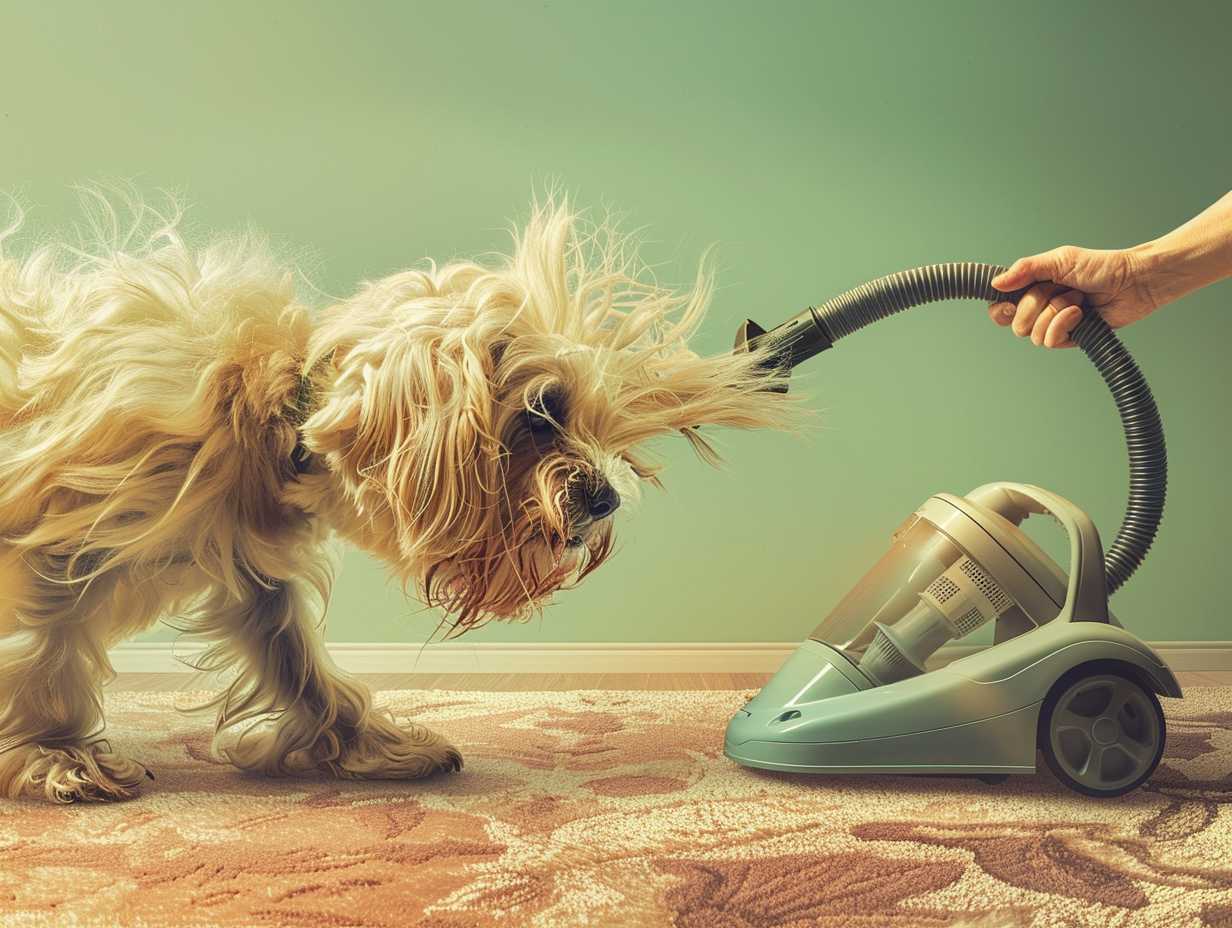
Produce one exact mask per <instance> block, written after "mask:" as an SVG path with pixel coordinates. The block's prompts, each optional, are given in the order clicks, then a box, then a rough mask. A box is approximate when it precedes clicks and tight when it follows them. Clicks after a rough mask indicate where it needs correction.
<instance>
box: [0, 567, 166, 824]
mask: <svg viewBox="0 0 1232 928" xmlns="http://www.w3.org/2000/svg"><path fill="white" fill-rule="evenodd" d="M5 592H11V591H7V590H6V591H5ZM79 592H80V589H79V588H77V589H74V588H71V587H68V586H65V585H61V584H51V583H45V582H43V581H39V580H34V581H32V582H29V583H26V584H24V585H23V589H22V591H21V593H22V600H23V602H22V603H21V605H22V606H23V609H22V615H23V619H24V620H25V621H23V623H22V625H21V626H20V627H16V628H15V627H13V626H12V625H7V626H6V631H5V632H4V634H3V636H2V637H0V795H3V796H8V797H9V798H16V797H18V796H34V797H45V798H47V799H49V800H51V801H53V802H73V801H76V800H83V799H85V800H106V799H126V798H128V797H130V796H133V795H135V794H136V792H137V789H138V787H139V786H140V784H141V782H142V781H143V780H144V778H145V777H146V775H147V774H146V770H145V768H144V767H142V766H141V765H140V764H138V763H135V762H133V761H131V760H128V759H127V758H125V757H123V756H122V755H120V754H117V753H115V752H114V751H112V749H111V746H110V744H109V743H108V742H107V741H106V740H104V739H103V738H101V737H100V735H101V734H102V729H103V710H102V692H101V686H102V683H103V681H104V680H105V679H106V678H108V677H109V676H110V675H111V673H112V670H111V665H110V663H109V662H108V661H107V653H106V650H105V646H104V645H103V644H102V643H101V641H99V640H98V639H97V638H95V637H94V635H93V633H92V631H91V624H90V623H89V622H87V621H84V619H85V618H88V615H86V614H84V613H83V612H82V611H81V610H82V608H83V607H84V606H88V603H83V598H82V597H79V596H78V595H77V594H78V593H79ZM85 599H89V597H88V595H87V597H85Z"/></svg>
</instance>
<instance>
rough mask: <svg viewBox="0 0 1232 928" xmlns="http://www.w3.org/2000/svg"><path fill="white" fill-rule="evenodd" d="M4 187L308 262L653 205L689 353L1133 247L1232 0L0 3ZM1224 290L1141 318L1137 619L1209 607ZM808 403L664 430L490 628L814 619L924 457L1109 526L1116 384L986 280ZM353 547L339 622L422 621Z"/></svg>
mask: <svg viewBox="0 0 1232 928" xmlns="http://www.w3.org/2000/svg"><path fill="white" fill-rule="evenodd" d="M0 10H2V12H0V21H2V24H3V28H4V31H5V35H6V38H5V43H4V46H5V55H4V71H5V78H4V82H3V84H4V90H3V91H2V94H3V101H2V104H3V105H2V106H0V133H2V137H0V139H2V144H0V187H4V188H7V189H10V190H15V191H17V192H18V193H19V194H21V195H22V196H23V198H24V199H25V200H26V202H27V203H29V204H31V205H33V206H34V208H35V212H34V224H35V225H37V226H38V227H39V228H48V227H52V226H55V225H56V224H58V223H63V222H67V221H69V220H71V218H72V216H73V203H72V194H71V193H70V191H69V190H68V186H69V185H70V184H73V183H76V182H79V181H83V180H90V179H95V178H99V177H124V178H133V179H135V180H136V181H137V182H138V183H139V184H140V185H141V186H142V187H143V188H145V189H153V188H157V187H169V188H174V189H177V190H180V191H182V192H183V194H184V195H185V196H186V197H187V198H188V199H189V200H190V201H191V202H192V204H194V206H193V210H192V213H191V219H192V222H193V223H194V224H195V225H198V226H200V227H201V228H204V229H211V228H226V227H234V226H237V225H241V224H244V223H253V224H255V225H257V226H259V227H262V228H265V229H268V230H270V231H272V232H274V233H276V234H277V235H278V236H279V238H280V239H281V240H283V241H285V242H286V243H288V244H289V245H291V246H293V247H295V248H297V249H300V250H301V251H302V252H303V253H304V254H306V255H307V256H309V257H308V258H307V260H308V263H309V264H310V265H311V267H312V270H313V276H314V279H315V280H316V281H317V282H318V284H319V286H320V287H321V289H322V290H323V291H324V292H326V293H333V294H345V293H347V292H349V291H351V290H352V289H353V288H354V286H355V284H356V282H357V281H359V280H360V279H362V278H365V277H370V276H373V275H380V274H384V273H386V272H388V271H391V270H393V269H396V268H400V267H403V266H405V265H407V264H410V263H411V262H414V261H416V260H418V259H419V258H421V257H422V256H425V255H432V256H436V257H438V258H447V257H450V256H452V255H457V254H471V253H476V252H481V251H486V250H489V249H494V248H501V247H504V245H505V244H506V242H507V237H506V235H505V232H504V228H505V223H506V220H507V219H510V218H516V217H518V216H521V215H523V214H524V213H525V209H526V205H527V203H528V200H529V196H530V193H531V191H532V189H535V188H536V187H541V186H542V185H543V184H544V183H545V182H548V181H552V180H556V181H559V182H560V183H561V184H562V185H564V186H565V187H566V188H567V189H569V190H571V191H574V192H575V193H576V195H577V198H578V199H579V200H580V201H581V202H582V203H583V204H587V205H593V206H602V205H605V204H607V205H612V206H614V207H616V208H618V209H619V210H621V211H623V212H625V213H626V214H627V215H628V216H629V221H630V223H631V224H633V225H636V226H645V227H647V228H648V229H649V230H650V232H651V238H652V240H653V241H652V244H651V246H650V247H649V248H648V252H647V256H648V257H649V258H651V259H652V260H654V261H655V262H657V263H659V264H660V266H661V270H662V274H663V276H664V277H665V278H670V279H677V280H687V279H688V276H689V273H690V271H691V268H692V263H693V261H694V260H695V259H696V257H697V255H698V254H699V253H700V251H701V250H702V249H703V248H704V247H705V246H706V245H707V244H709V243H711V242H717V243H718V244H719V246H720V253H719V254H720V264H721V278H720V283H721V289H720V290H719V293H718V296H717V298H716V300H715V304H714V309H713V314H712V317H711V319H710V322H709V325H708V328H707V329H706V331H705V332H704V333H703V339H702V344H701V347H702V348H703V349H706V350H713V351H718V350H723V349H724V348H726V347H727V346H728V345H729V344H730V340H731V336H732V332H733V330H734V328H735V326H736V324H737V322H738V321H739V320H741V319H743V318H744V317H745V316H746V315H752V316H755V317H756V318H758V319H760V320H762V321H763V322H768V323H772V322H777V321H779V320H780V319H781V318H784V317H785V316H786V315H787V314H789V313H793V312H795V311H796V310H797V309H799V308H801V307H802V306H804V305H806V304H807V303H810V302H815V301H819V300H822V299H824V298H826V297H828V296H830V295H832V294H834V293H835V292H837V291H839V290H841V289H844V288H846V287H849V286H851V285H854V284H858V283H860V282H862V281H864V280H866V279H867V278H870V277H874V276H877V275H881V274H883V273H887V272H890V271H895V270H899V269H901V268H903V267H907V266H910V265H915V264H921V263H925V262H930V261H943V260H958V259H982V260H994V261H1004V260H1007V259H1011V258H1013V257H1015V256H1017V255H1019V254H1020V253H1023V252H1029V251H1035V250H1041V249H1044V248H1047V247H1051V246H1053V245H1057V244H1061V243H1063V242H1065V241H1073V242H1076V243H1080V244H1088V245H1097V246H1116V245H1124V244H1131V243H1134V242H1138V241H1140V240H1142V239H1144V238H1148V237H1151V236H1152V235H1155V234H1158V233H1161V232H1163V231H1164V230H1166V229H1168V228H1171V227H1172V226H1174V225H1175V224H1177V223H1178V222H1180V221H1182V220H1184V219H1185V218H1187V217H1189V216H1190V215H1192V214H1193V213H1195V212H1197V211H1198V210H1199V209H1201V208H1202V207H1203V206H1205V205H1206V204H1208V203H1210V202H1211V201H1213V200H1214V199H1216V198H1217V197H1218V196H1219V195H1221V194H1222V193H1224V192H1225V191H1226V190H1228V189H1229V187H1230V186H1232V179H1230V178H1232V172H1230V171H1229V165H1232V122H1230V120H1229V114H1230V112H1232V105H1230V104H1232V56H1229V53H1228V49H1227V38H1228V36H1229V34H1232V6H1229V5H1227V4H1222V3H1171V4H1161V3H1156V2H1152V3H1115V4H1114V3H1089V4H1074V3H1046V4H1041V3H1033V4H1026V3H1013V4H1008V3H1006V4H994V3H944V4H943V3H929V4H912V3H906V2H899V3H833V4H829V3H810V4H802V3H760V4H755V3H739V4H738V3H734V2H731V3H724V2H715V0H708V2H681V0H676V2H673V3H670V4H667V3H640V2H629V0H620V2H612V3H595V2H585V3H580V2H578V3H568V2H565V3H561V2H557V3H551V4H547V3H540V2H535V3H529V2H527V3H511V2H486V3H459V2H444V0H442V2H436V3H387V4H386V3H352V4H342V3H338V4H332V5H326V4H308V3H291V2H283V3H196V4H192V5H191V6H190V5H188V4H178V3H150V4H134V3H108V4H89V5H87V4H78V5H74V4H69V3H55V4H32V3H25V2H23V3H20V4H11V3H4V4H3V5H2V6H0ZM1230 302H1232V285H1230V284H1224V285H1223V286H1220V287H1215V288H1213V289H1211V290H1209V291H1207V292H1205V293H1202V294H1200V295H1197V296H1194V297H1192V298H1190V299H1188V300H1186V301H1185V302H1184V304H1183V305H1180V306H1178V307H1176V308H1175V309H1173V310H1172V311H1169V312H1164V313H1163V314H1161V315H1159V316H1156V317H1155V318H1153V319H1150V320H1148V321H1147V322H1145V323H1143V324H1142V325H1140V326H1138V327H1137V328H1136V329H1133V330H1131V331H1130V332H1129V334H1128V341H1129V342H1130V344H1131V346H1132V348H1133V350H1134V351H1135V352H1136V354H1137V356H1138V358H1139V359H1140V361H1141V363H1142V365H1143V367H1144V369H1145V370H1146V372H1147V373H1148V375H1149V376H1150V378H1151V381H1152V384H1153V386H1154V388H1155V391H1156V395H1157V397H1158V399H1159V402H1160V406H1161V408H1162V410H1163V413H1164V417H1165V421H1166V424H1167V427H1168V439H1169V447H1170V451H1171V460H1172V492H1171V497H1170V500H1169V510H1168V514H1167V517H1166V520H1165V524H1164V528H1163V532H1162V535H1161V536H1160V539H1159V542H1158V544H1157V548H1156V550H1155V552H1154V554H1153V555H1152V557H1151V558H1150V559H1149V560H1148V561H1147V563H1146V566H1145V567H1144V569H1143V570H1142V572H1141V573H1140V574H1139V575H1138V576H1137V577H1136V578H1135V579H1134V580H1133V582H1132V583H1131V584H1130V585H1129V586H1128V587H1127V588H1126V590H1125V591H1124V592H1123V593H1122V594H1120V595H1119V596H1118V597H1117V599H1116V600H1115V603H1114V606H1115V608H1116V609H1117V611H1118V613H1119V614H1120V616H1121V618H1122V619H1123V620H1124V621H1125V622H1126V623H1127V624H1128V625H1130V626H1131V627H1133V628H1134V629H1136V630H1137V631H1139V632H1140V633H1142V634H1143V635H1145V636H1147V637H1150V638H1154V639H1182V638H1193V639H1228V638H1232V622H1230V621H1229V619H1228V618H1227V608H1226V595H1227V593H1226V589H1225V579H1226V571H1227V564H1226V550H1227V541H1228V531H1227V527H1228V525H1229V523H1230V522H1232V498H1230V495H1229V492H1228V489H1227V486H1226V483H1225V477H1224V475H1225V473H1226V471H1227V462H1228V461H1229V459H1230V458H1232V454H1230V452H1232V435H1230V434H1229V428H1228V423H1229V416H1228V411H1227V410H1228V403H1229V398H1230V392H1229V385H1230V375H1229V368H1230V365H1229V363H1228V360H1227V358H1226V357H1225V351H1226V347H1225V346H1227V345H1228V344H1229V336H1230V335H1232V315H1230V314H1229V310H1228V304H1229V303H1230ZM800 386H801V387H806V388H807V390H808V391H809V392H810V394H811V396H812V397H813V401H812V402H813V404H814V405H815V407H816V408H817V409H818V410H819V412H820V415H819V417H818V426H817V427H816V428H815V429H813V430H812V431H811V432H810V433H809V434H807V435H804V436H780V435H738V434H731V435H728V436H725V437H724V440H723V444H724V446H725V448H726V456H727V459H728V465H727V467H726V469H725V470H723V471H720V472H712V471H710V470H708V469H707V468H706V467H705V466H703V465H702V464H700V463H699V462H697V461H695V460H693V459H691V457H690V455H689V453H688V452H687V451H686V450H685V449H684V448H683V447H681V446H680V443H676V444H671V443H668V444H666V445H664V446H663V448H662V453H663V455H664V456H665V457H666V458H668V459H670V465H671V466H670V468H669V470H668V472H667V475H666V476H667V481H668V492H667V493H665V494H664V493H658V492H655V491H653V490H652V491H650V492H649V493H648V494H647V498H646V500H645V502H644V503H643V504H642V507H641V511H640V512H639V513H637V514H636V516H635V517H634V518H632V519H628V518H626V519H624V520H623V521H625V523H626V524H625V526H624V528H623V532H622V538H623V540H622V548H621V550H620V553H619V554H618V555H617V557H616V558H615V559H614V560H613V561H612V563H610V564H609V565H608V566H607V567H606V568H605V569H604V570H602V571H600V572H599V573H598V574H596V575H595V576H594V577H592V578H591V579H590V580H589V581H588V583H587V584H586V585H585V586H583V587H582V588H580V589H578V590H575V591H573V592H570V593H567V594H565V595H563V596H562V597H560V598H559V601H558V603H557V604H556V605H554V606H552V607H551V608H549V609H548V610H547V611H546V613H545V614H544V615H543V617H542V619H537V620H535V621H533V622H532V623H530V624H529V625H524V626H502V627H497V628H490V629H486V630H483V631H481V632H479V633H476V634H475V635H474V636H473V638H474V640H480V641H482V640H486V641H496V640H500V641H519V642H536V641H622V640H623V641H658V640H661V641H681V640H697V641H739V640H763V641H765V640H783V641H790V640H796V639H799V638H801V637H803V636H804V635H805V634H806V633H807V632H808V631H809V630H811V628H812V627H813V625H814V624H815V622H816V620H817V617H818V616H819V615H820V614H822V613H823V612H824V611H825V610H826V609H828V608H829V606H830V605H831V604H832V603H833V601H834V600H835V599H836V597H837V596H839V595H840V594H841V593H842V592H843V591H844V590H845V589H846V588H847V586H848V585H849V584H850V583H851V582H852V581H853V580H854V579H855V578H856V577H857V576H858V575H859V574H860V573H862V572H863V570H864V569H865V568H866V566H867V565H868V564H869V563H870V562H871V560H872V559H873V558H874V557H876V556H877V555H878V554H879V552H880V551H881V550H882V549H883V547H884V545H885V543H886V539H887V537H888V535H889V533H890V531H891V530H892V529H894V528H895V527H896V526H897V525H898V524H899V522H900V521H901V520H902V518H903V517H904V516H905V515H906V514H907V513H908V512H910V511H911V509H912V508H914V507H915V506H916V505H917V504H918V503H919V502H920V501H921V500H923V499H924V498H925V497H926V496H927V495H929V494H930V493H932V492H935V491H937V490H951V491H957V492H963V491H965V490H967V489H970V488H971V487H973V486H975V485H977V484H979V483H982V482H985V481H987V480H990V479H1019V480H1026V481H1031V482H1034V483H1038V484H1042V485H1044V486H1046V487H1049V488H1052V489H1054V490H1057V491H1058V492H1061V493H1063V494H1065V495H1067V496H1070V497H1071V498H1073V499H1074V500H1076V501H1078V502H1079V503H1081V504H1082V505H1084V506H1085V507H1087V508H1088V509H1089V511H1090V512H1091V513H1092V515H1093V516H1094V517H1095V519H1096V521H1097V523H1098V524H1099V525H1100V526H1101V527H1102V528H1103V530H1104V533H1105V536H1106V537H1110V536H1111V533H1112V531H1113V530H1114V529H1115V527H1116V525H1117V521H1118V519H1119V516H1120V512H1121V506H1122V502H1123V497H1124V487H1125V481H1126V467H1125V462H1124V452H1123V450H1122V447H1121V440H1120V436H1119V433H1118V427H1117V423H1116V418H1115V414H1114V411H1113V409H1112V406H1111V403H1110V401H1109V398H1108V396H1107V394H1106V393H1105V392H1104V390H1103V387H1102V385H1101V384H1100V382H1099V380H1098V378H1097V376H1096V375H1095V373H1094V372H1093V370H1091V369H1089V365H1087V364H1086V362H1085V361H1084V359H1083V357H1082V355H1081V354H1079V353H1077V352H1053V353H1045V352H1042V351H1038V350H1032V349H1031V348H1029V347H1028V346H1026V345H1024V344H1023V343H1021V342H1018V341H1016V340H1015V339H1013V338H1012V337H1011V336H1009V335H1008V334H1007V333H1006V332H1004V331H1001V330H998V329H995V328H994V327H993V326H992V325H991V323H989V322H988V321H987V320H986V318H985V316H984V310H983V308H982V307H981V306H978V305H944V306H938V307H933V308H931V309H928V310H922V311H919V312H917V313H915V314H909V315H908V316H906V317H902V318H900V319H897V320H895V321H893V322H889V323H886V324H884V325H881V326H878V327H876V328H875V329H872V330H869V331H866V332H863V333H861V334H860V335H859V336H857V337H855V338H852V339H851V340H850V341H848V342H844V343H843V344H842V345H840V347H839V348H838V349H837V350H835V351H833V352H831V353H830V354H827V355H825V356H824V357H822V358H820V359H818V360H817V361H816V362H814V363H813V364H812V365H810V366H809V367H808V368H807V372H806V373H805V374H804V376H802V377H800ZM417 613H418V607H417V606H416V605H415V604H413V603H407V602H404V601H403V600H402V599H401V597H400V596H399V595H398V594H397V593H396V592H395V590H394V589H393V587H392V586H390V585H388V584H386V583H385V581H384V579H383V574H382V572H381V570H380V569H379V568H378V567H376V566H375V565H373V564H371V563H370V562H368V561H367V560H366V559H365V558H363V557H362V556H360V555H357V554H351V555H349V556H348V559H347V561H346V563H345V566H344V570H343V574H342V577H341V581H340V583H339V586H338V590H337V596H336V599H335V602H334V605H333V608H332V612H331V620H330V626H329V635H330V637H331V638H333V639H334V640H338V641H374V640H389V641H419V640H422V639H423V638H424V637H425V636H426V635H427V634H428V632H429V631H430V630H431V629H432V627H433V625H434V622H433V621H432V620H431V617H430V616H427V615H423V614H417Z"/></svg>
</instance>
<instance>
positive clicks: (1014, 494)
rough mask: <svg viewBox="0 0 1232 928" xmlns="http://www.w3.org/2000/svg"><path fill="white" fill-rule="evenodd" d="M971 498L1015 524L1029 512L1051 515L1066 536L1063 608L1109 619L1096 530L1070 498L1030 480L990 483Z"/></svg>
mask: <svg viewBox="0 0 1232 928" xmlns="http://www.w3.org/2000/svg"><path fill="white" fill-rule="evenodd" d="M967 498H968V499H970V500H971V501H972V502H974V503H977V504H979V505H981V506H986V507H987V508H989V509H991V510H993V511H994V512H996V513H997V514H998V515H1000V516H1003V517H1004V518H1006V519H1008V520H1009V521H1010V522H1013V523H1014V524H1015V525H1018V524H1020V523H1021V522H1022V521H1023V520H1024V519H1026V518H1027V517H1028V516H1030V515H1032V514H1036V515H1049V516H1052V517H1053V518H1054V519H1056V520H1057V522H1059V523H1060V525H1061V527H1062V528H1063V529H1065V532H1066V534H1067V535H1068V536H1069V587H1068V589H1067V590H1066V593H1065V609H1066V610H1067V611H1068V613H1069V615H1070V617H1071V618H1072V619H1075V620H1077V621H1086V622H1107V621H1108V587H1107V583H1106V581H1105V577H1104V548H1103V545H1102V544H1101V543H1100V540H1099V530H1098V529H1096V527H1095V523H1094V522H1092V521H1091V517H1090V516H1088V515H1087V514H1086V513H1085V512H1083V511H1082V510H1081V509H1079V508H1078V507H1077V506H1075V505H1074V504H1073V503H1071V502H1070V501H1069V500H1067V499H1064V498H1062V497H1060V496H1057V495H1056V494H1055V493H1050V492H1049V491H1047V490H1045V489H1043V488H1042V487H1037V486H1033V485H1031V484H1029V483H1011V482H1008V481H1006V482H999V483H989V484H985V485H984V486H982V487H979V488H978V489H976V490H973V491H972V492H971V493H969V494H967Z"/></svg>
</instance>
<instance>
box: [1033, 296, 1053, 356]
mask: <svg viewBox="0 0 1232 928" xmlns="http://www.w3.org/2000/svg"><path fill="white" fill-rule="evenodd" d="M1058 312H1060V310H1059V309H1057V308H1056V307H1055V306H1053V305H1052V303H1049V304H1048V305H1047V306H1045V307H1044V308H1043V309H1041V310H1040V314H1039V315H1038V316H1036V317H1035V324H1034V325H1032V326H1031V344H1033V345H1035V346H1036V347H1037V348H1038V347H1040V346H1041V345H1043V344H1044V335H1045V334H1046V333H1047V332H1048V326H1049V325H1050V324H1051V323H1052V320H1053V319H1055V318H1056V315H1057V313H1058Z"/></svg>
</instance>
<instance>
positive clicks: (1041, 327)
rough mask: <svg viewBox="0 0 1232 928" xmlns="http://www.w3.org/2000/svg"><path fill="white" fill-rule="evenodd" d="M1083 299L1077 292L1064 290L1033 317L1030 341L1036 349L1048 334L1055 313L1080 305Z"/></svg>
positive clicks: (1083, 296) (1081, 294)
mask: <svg viewBox="0 0 1232 928" xmlns="http://www.w3.org/2000/svg"><path fill="white" fill-rule="evenodd" d="M1084 299H1086V296H1085V295H1084V294H1083V293H1081V292H1080V291H1078V290H1066V291H1065V292H1064V293H1058V294H1056V295H1055V296H1054V297H1053V298H1052V299H1050V300H1049V301H1048V305H1047V306H1045V307H1044V308H1043V309H1042V310H1040V314H1039V315H1038V316H1036V317H1035V323H1034V325H1032V326H1031V341H1032V342H1033V343H1034V344H1035V345H1036V346H1037V347H1038V346H1040V345H1043V344H1044V336H1045V335H1047V334H1048V326H1049V325H1050V324H1051V323H1052V320H1053V319H1055V318H1056V316H1057V313H1059V312H1061V310H1063V309H1068V308H1069V307H1070V306H1074V305H1076V304H1079V303H1081V302H1082V301H1083V300H1084Z"/></svg>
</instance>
